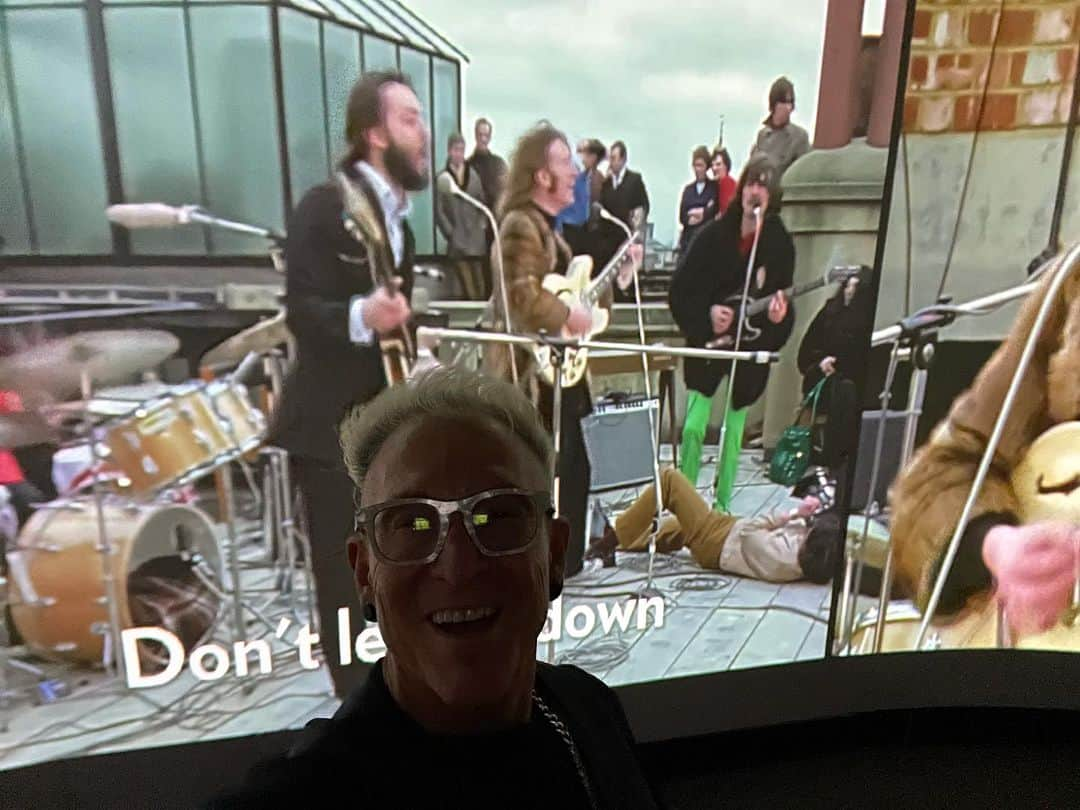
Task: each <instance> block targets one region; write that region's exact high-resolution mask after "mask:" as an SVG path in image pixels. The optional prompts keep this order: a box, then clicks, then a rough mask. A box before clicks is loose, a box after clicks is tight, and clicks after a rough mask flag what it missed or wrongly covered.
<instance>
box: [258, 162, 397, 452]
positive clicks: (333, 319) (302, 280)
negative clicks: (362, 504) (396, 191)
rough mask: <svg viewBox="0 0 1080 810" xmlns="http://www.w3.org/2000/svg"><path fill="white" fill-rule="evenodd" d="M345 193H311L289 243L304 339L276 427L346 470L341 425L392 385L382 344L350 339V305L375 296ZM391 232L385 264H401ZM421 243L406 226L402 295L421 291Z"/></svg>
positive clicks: (290, 280)
mask: <svg viewBox="0 0 1080 810" xmlns="http://www.w3.org/2000/svg"><path fill="white" fill-rule="evenodd" d="M349 176H350V177H351V178H352V181H353V182H354V183H357V184H358V187H359V188H360V189H361V190H362V191H363V193H364V194H365V195H366V197H367V199H368V201H369V202H370V203H371V205H372V206H373V208H374V210H375V211H376V212H379V213H380V214H381V211H382V209H381V208H380V207H379V202H378V199H377V198H376V196H375V195H374V193H373V192H372V191H371V189H370V188H368V186H367V184H366V183H365V182H364V180H363V179H362V178H361V177H360V176H359V175H358V174H356V173H355V170H350V172H349ZM342 211H343V206H342V201H341V194H340V192H339V189H338V187H337V184H336V183H334V182H330V183H325V184H323V185H320V186H316V187H315V188H313V189H311V190H310V191H308V192H307V194H305V195H304V198H303V199H302V200H300V204H299V205H298V206H297V207H296V210H295V211H294V212H293V215H292V217H291V218H290V220H289V231H288V233H289V238H288V242H287V244H286V246H285V261H286V270H285V311H286V323H287V324H288V326H289V330H290V331H291V332H292V334H293V336H294V337H295V338H296V351H297V360H296V365H295V367H294V368H293V369H292V371H291V372H290V374H289V376H288V378H287V379H286V381H285V386H284V390H283V391H282V397H281V403H280V405H279V407H278V409H277V412H276V413H275V417H274V424H273V425H272V426H271V430H270V440H271V442H272V443H274V444H276V445H278V446H279V447H283V448H284V449H286V450H288V451H289V452H290V453H292V454H293V455H295V456H298V457H303V458H309V459H314V460H316V461H319V462H321V463H323V464H326V465H328V466H335V467H342V466H343V462H342V456H341V449H340V446H339V444H338V437H337V426H338V423H339V422H340V421H341V418H342V417H343V416H344V415H345V411H346V409H347V408H348V407H349V406H350V405H352V404H353V403H357V402H366V401H367V400H369V399H371V398H372V397H374V396H375V395H376V394H377V393H379V391H381V390H382V389H383V388H384V387H385V386H386V373H385V371H384V370H383V365H382V354H381V352H380V351H379V346H378V340H377V339H376V342H375V344H374V345H371V346H360V345H356V344H354V343H352V342H351V341H350V340H349V300H350V298H351V297H352V296H354V295H368V294H370V293H371V292H372V289H373V283H372V273H371V268H370V267H369V266H368V261H369V260H368V252H367V250H366V248H365V246H364V245H363V244H361V243H360V242H359V241H357V240H356V239H355V238H354V237H353V236H351V235H350V234H349V233H347V232H346V230H345V226H344V224H343V220H342ZM378 227H379V228H381V229H382V232H383V240H382V241H383V244H384V246H385V250H384V251H382V252H381V255H382V261H384V262H385V263H386V266H387V267H389V266H391V265H392V264H393V254H392V253H391V249H390V243H389V241H388V240H387V239H386V236H385V234H386V224H385V220H384V219H383V218H382V217H381V216H380V217H379V222H378ZM413 254H414V240H413V236H412V231H411V230H410V229H409V227H408V225H407V224H406V226H405V251H404V254H403V260H402V263H401V266H400V267H398V268H397V269H396V271H395V272H396V273H397V275H399V276H401V277H402V278H403V279H404V286H403V287H402V293H403V294H404V295H405V296H406V298H409V297H410V296H411V294H412V286H413V272H412V267H413Z"/></svg>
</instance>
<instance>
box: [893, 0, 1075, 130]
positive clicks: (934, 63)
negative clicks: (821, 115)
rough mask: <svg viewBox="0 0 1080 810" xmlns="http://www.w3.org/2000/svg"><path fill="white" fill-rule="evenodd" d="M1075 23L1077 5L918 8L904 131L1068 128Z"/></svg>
mask: <svg viewBox="0 0 1080 810" xmlns="http://www.w3.org/2000/svg"><path fill="white" fill-rule="evenodd" d="M1078 17H1080V0H1064V1H1063V0H1056V1H1055V0H1047V1H1046V2H1040V3H1033V2H1031V0H1027V2H1019V1H1018V0H1009V2H1006V3H1005V8H1004V11H1003V12H1001V13H1000V14H999V12H998V9H997V8H993V7H987V6H985V5H972V4H971V3H970V2H964V0H936V2H929V0H918V2H917V4H916V8H915V21H914V28H913V31H912V39H911V62H910V66H909V70H908V81H907V94H906V97H905V100H904V131H905V132H912V133H915V132H919V133H936V132H971V131H973V130H975V129H976V127H978V128H979V129H980V130H983V131H1010V130H1017V129H1028V128H1033V127H1053V126H1063V125H1064V124H1066V123H1067V122H1068V117H1069V106H1070V104H1071V102H1072V87H1073V79H1074V76H1075V73H1076V62H1077V48H1078V35H1080V25H1078ZM999 28H1000V33H999ZM995 35H997V47H996V48H994V47H993V42H994V37H995ZM991 51H993V58H992V59H991ZM987 82H989V85H988V86H987V84H986V83H987ZM984 87H986V102H985V105H984V106H983V108H982V114H981V116H980V114H979V107H980V100H981V97H982V93H983V88H984Z"/></svg>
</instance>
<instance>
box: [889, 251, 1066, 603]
mask: <svg viewBox="0 0 1080 810" xmlns="http://www.w3.org/2000/svg"><path fill="white" fill-rule="evenodd" d="M1057 267H1058V265H1055V266H1054V267H1053V268H1051V269H1050V270H1048V271H1047V272H1046V274H1045V276H1044V277H1043V279H1042V283H1041V284H1040V286H1039V287H1038V288H1037V289H1036V291H1035V292H1034V293H1032V295H1031V296H1030V297H1029V298H1028V299H1027V300H1026V301H1025V302H1024V304H1023V307H1022V309H1021V310H1020V314H1019V316H1018V317H1017V319H1016V322H1015V323H1014V324H1013V327H1012V329H1011V330H1010V332H1009V335H1008V337H1006V339H1005V341H1004V342H1003V343H1002V344H1001V346H1000V347H998V349H997V351H996V352H994V354H993V356H991V358H990V359H989V360H988V361H987V363H986V365H985V366H984V367H983V368H982V370H981V371H980V372H979V374H978V376H976V378H975V381H974V383H973V384H972V386H971V388H969V389H968V390H967V391H965V392H964V393H963V394H961V396H960V397H959V398H958V399H957V400H956V402H955V403H953V407H952V410H951V411H950V412H949V415H948V417H947V418H946V419H945V421H944V422H942V423H941V424H940V425H938V427H937V428H936V429H935V431H934V433H933V435H932V436H931V438H930V441H929V442H927V443H926V444H925V445H924V446H923V447H922V448H921V449H920V450H919V451H918V453H916V455H915V458H914V459H913V460H912V462H911V463H910V464H909V465H908V467H907V469H906V470H904V471H903V472H902V473H901V475H900V477H899V478H898V479H897V481H896V482H895V484H894V486H893V488H892V490H891V492H890V501H891V503H892V508H893V518H892V540H893V550H894V553H895V555H896V560H895V562H896V566H897V572H898V574H899V576H900V577H901V578H902V579H903V580H906V582H907V584H908V585H909V586H911V587H912V589H913V590H915V591H916V592H917V601H918V604H919V605H920V606H925V604H926V602H927V600H928V599H929V596H930V591H931V590H932V589H933V581H932V579H931V577H932V574H933V572H935V571H936V570H937V566H938V560H939V558H940V557H941V556H942V555H943V554H944V553H945V549H946V547H947V546H948V544H949V541H950V540H951V539H952V534H953V532H954V531H955V530H956V525H957V522H958V521H959V519H960V514H961V512H962V511H963V508H964V503H965V502H966V501H967V497H968V494H969V492H970V490H971V484H972V482H973V480H974V478H975V472H976V470H977V468H978V466H979V462H980V460H981V458H982V454H983V451H984V450H985V448H986V444H987V441H988V440H989V438H990V434H991V433H992V432H993V429H994V422H995V420H996V419H997V416H998V414H999V413H1000V411H1001V406H1002V403H1003V401H1004V399H1005V393H1006V391H1007V390H1008V388H1009V384H1010V383H1011V381H1012V377H1013V374H1014V372H1015V371H1016V368H1017V366H1018V364H1019V360H1020V355H1021V354H1022V353H1023V350H1024V344H1025V342H1026V341H1027V339H1028V336H1029V335H1030V333H1031V330H1032V327H1033V324H1034V321H1035V317H1036V315H1037V313H1038V309H1039V306H1040V305H1041V304H1042V301H1043V299H1044V298H1045V297H1046V288H1047V285H1048V284H1049V283H1050V281H1051V280H1052V278H1053V276H1054V275H1055V274H1056V272H1057ZM1078 416H1080V275H1077V274H1076V273H1074V274H1073V276H1072V278H1070V279H1069V280H1068V281H1066V282H1065V285H1064V287H1063V288H1062V292H1061V294H1060V295H1059V300H1057V301H1055V302H1054V304H1053V306H1052V308H1051V310H1050V313H1049V318H1048V320H1047V322H1046V325H1045V327H1044V329H1043V332H1042V334H1041V336H1040V338H1039V341H1038V344H1037V346H1036V349H1035V353H1034V355H1033V356H1032V360H1031V364H1030V365H1029V366H1028V369H1027V372H1026V374H1025V377H1024V380H1023V384H1022V387H1021V388H1020V392H1019V396H1018V397H1017V399H1016V402H1015V403H1014V405H1013V409H1012V412H1011V414H1010V415H1009V420H1008V422H1007V423H1006V425H1005V431H1004V433H1003V435H1002V440H1001V443H1000V445H999V446H998V450H997V454H996V457H995V460H994V463H993V465H992V466H991V467H990V474H989V476H988V477H987V479H986V484H985V485H984V486H983V488H982V492H981V494H980V495H979V498H978V500H977V501H976V503H975V509H974V511H973V512H972V519H975V518H977V517H979V516H980V515H985V514H988V513H993V512H1004V513H1012V514H1015V513H1016V511H1017V505H1016V496H1015V495H1014V493H1013V491H1012V487H1011V485H1010V483H1009V478H1010V475H1011V473H1012V470H1013V468H1014V467H1015V466H1016V464H1017V463H1018V462H1019V460H1020V459H1021V458H1022V456H1023V454H1024V452H1025V451H1026V449H1027V448H1028V446H1029V445H1030V444H1031V443H1032V442H1033V441H1034V440H1035V439H1036V438H1038V436H1039V435H1040V434H1041V433H1042V432H1043V431H1045V430H1046V429H1048V428H1049V427H1052V426H1053V425H1055V424H1058V423H1060V422H1064V421H1068V420H1071V419H1076V418H1078Z"/></svg>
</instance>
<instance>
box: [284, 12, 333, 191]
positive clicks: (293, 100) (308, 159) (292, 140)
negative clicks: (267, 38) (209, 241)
mask: <svg viewBox="0 0 1080 810" xmlns="http://www.w3.org/2000/svg"><path fill="white" fill-rule="evenodd" d="M280 13H281V71H282V77H283V88H284V93H285V132H286V134H287V136H288V138H289V181H290V183H291V184H292V197H293V202H294V204H295V203H296V202H299V201H300V198H301V197H302V196H303V194H304V192H305V191H307V189H309V188H311V186H314V185H316V184H318V183H322V182H325V181H326V178H327V168H328V167H327V163H326V109H325V108H324V107H323V95H322V76H321V73H320V72H321V70H322V65H321V63H320V60H319V21H318V20H316V19H315V18H314V17H309V16H307V15H305V14H301V13H300V12H298V11H293V10H291V9H285V8H283V9H281V12H280Z"/></svg>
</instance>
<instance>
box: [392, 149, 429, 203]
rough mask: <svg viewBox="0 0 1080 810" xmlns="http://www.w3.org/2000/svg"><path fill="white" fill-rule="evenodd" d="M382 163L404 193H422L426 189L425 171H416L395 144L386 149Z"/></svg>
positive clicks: (426, 174)
mask: <svg viewBox="0 0 1080 810" xmlns="http://www.w3.org/2000/svg"><path fill="white" fill-rule="evenodd" d="M383 162H384V163H385V165H386V171H387V173H389V175H390V176H391V177H392V178H393V179H394V180H395V181H397V182H398V183H399V184H400V185H401V187H402V188H403V189H405V190H406V191H423V190H424V189H425V188H427V184H428V173H427V170H426V169H425V170H422V171H417V170H416V168H415V167H414V166H413V164H412V161H410V160H409V158H408V156H407V155H406V154H405V151H404V150H403V149H402V148H401V147H400V146H398V145H397V144H396V143H392V144H390V146H389V147H388V148H387V150H386V154H385V155H384V156H383Z"/></svg>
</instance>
